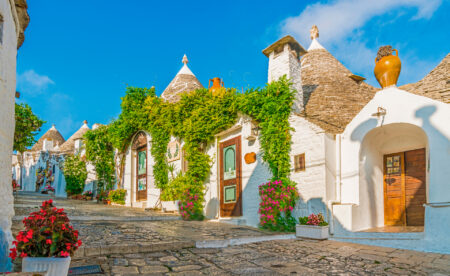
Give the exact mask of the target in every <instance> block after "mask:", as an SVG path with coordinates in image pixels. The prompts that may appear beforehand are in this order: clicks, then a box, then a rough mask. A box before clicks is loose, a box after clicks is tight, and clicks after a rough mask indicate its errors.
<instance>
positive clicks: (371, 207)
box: [359, 123, 428, 227]
mask: <svg viewBox="0 0 450 276" xmlns="http://www.w3.org/2000/svg"><path fill="white" fill-rule="evenodd" d="M427 152H428V139H427V136H426V134H425V132H424V131H423V130H422V129H421V128H420V127H418V126H415V125H412V124H406V123H395V124H388V125H383V126H381V127H377V128H374V129H372V130H371V131H369V132H368V133H367V134H366V136H365V137H364V139H363V142H362V144H361V151H360V165H359V174H360V189H359V193H360V208H361V211H363V212H361V214H362V215H363V216H366V218H365V219H364V218H361V221H365V223H364V224H366V225H367V226H368V227H380V226H402V227H405V226H423V225H424V219H425V208H424V206H423V205H424V204H425V203H427V191H428V189H427V183H428V181H427ZM364 210H365V211H364Z"/></svg>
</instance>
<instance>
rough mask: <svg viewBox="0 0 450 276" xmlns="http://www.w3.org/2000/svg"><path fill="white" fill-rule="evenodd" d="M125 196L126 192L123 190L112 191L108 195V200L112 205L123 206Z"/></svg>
mask: <svg viewBox="0 0 450 276" xmlns="http://www.w3.org/2000/svg"><path fill="white" fill-rule="evenodd" d="M126 194H127V190H125V189H117V190H112V191H109V193H108V200H109V201H110V202H112V204H113V205H125V196H126Z"/></svg>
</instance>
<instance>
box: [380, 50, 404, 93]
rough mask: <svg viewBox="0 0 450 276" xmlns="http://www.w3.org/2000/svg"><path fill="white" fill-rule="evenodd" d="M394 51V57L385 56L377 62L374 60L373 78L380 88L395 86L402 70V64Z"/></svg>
mask: <svg viewBox="0 0 450 276" xmlns="http://www.w3.org/2000/svg"><path fill="white" fill-rule="evenodd" d="M393 51H395V56H394V55H390V56H385V57H382V58H381V59H380V60H379V61H376V60H375V70H374V74H375V78H376V79H377V81H378V83H379V84H380V85H381V87H382V88H385V87H389V86H392V85H396V84H397V80H398V76H399V75H400V70H401V69H402V63H401V61H400V58H399V57H398V51H397V50H395V49H394V50H393Z"/></svg>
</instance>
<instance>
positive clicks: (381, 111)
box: [372, 106, 386, 117]
mask: <svg viewBox="0 0 450 276" xmlns="http://www.w3.org/2000/svg"><path fill="white" fill-rule="evenodd" d="M384 115H386V109H384V108H382V107H381V106H379V107H378V109H377V112H376V113H373V114H372V116H373V117H381V116H384Z"/></svg>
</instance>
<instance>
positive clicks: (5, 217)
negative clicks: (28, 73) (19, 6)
mask: <svg viewBox="0 0 450 276" xmlns="http://www.w3.org/2000/svg"><path fill="white" fill-rule="evenodd" d="M12 9H13V10H15V8H14V7H11V5H10V1H8V0H1V1H0V13H1V15H2V16H3V33H2V34H1V35H2V43H1V46H0V118H1V120H0V202H1V204H0V229H1V231H0V232H1V233H0V235H2V239H3V241H2V242H0V269H3V268H2V266H3V264H2V263H3V262H4V261H5V260H6V258H5V257H6V255H7V251H8V244H11V241H12V235H11V218H12V217H13V215H14V208H13V204H14V199H13V195H12V185H11V182H12V179H11V154H12V149H13V137H14V103H15V92H16V56H17V33H16V25H15V22H14V18H13V15H12ZM5 251H6V252H5Z"/></svg>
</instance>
